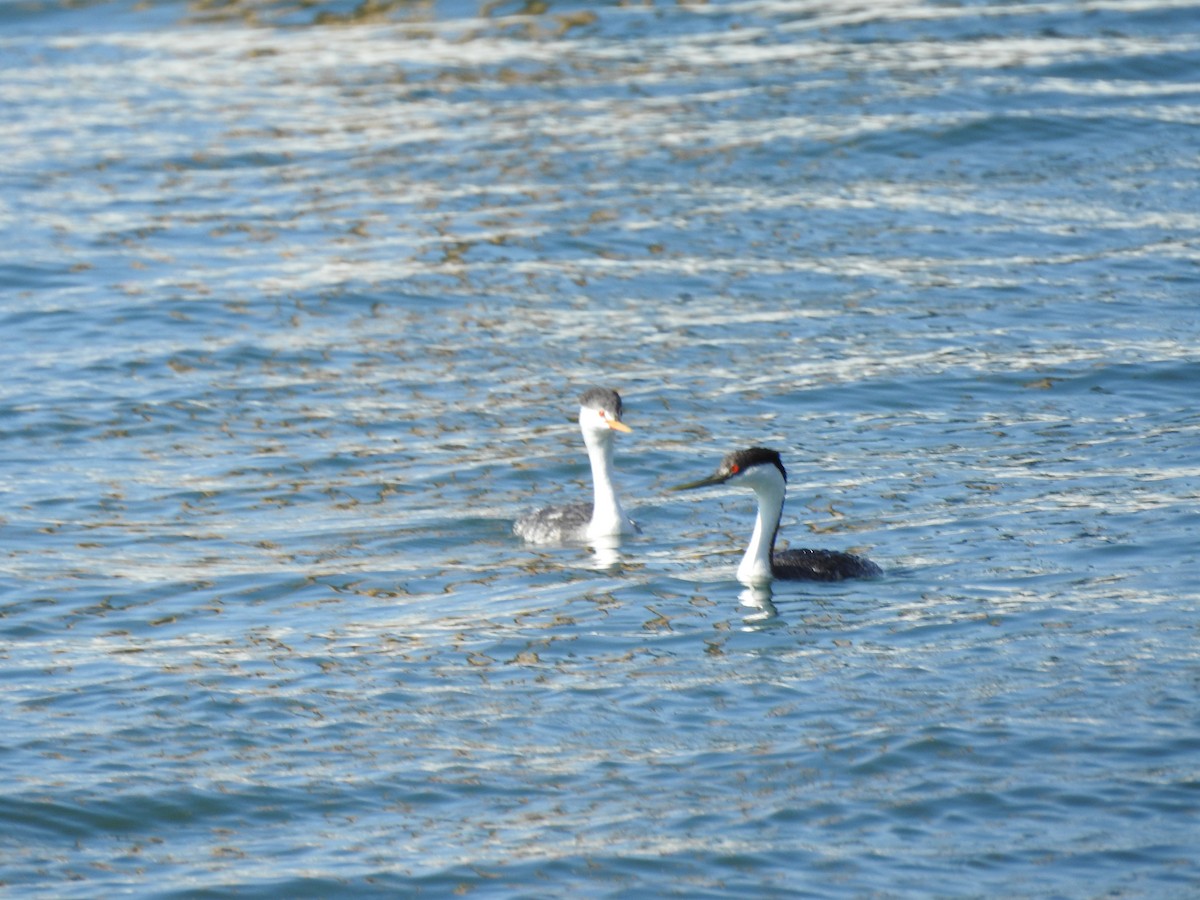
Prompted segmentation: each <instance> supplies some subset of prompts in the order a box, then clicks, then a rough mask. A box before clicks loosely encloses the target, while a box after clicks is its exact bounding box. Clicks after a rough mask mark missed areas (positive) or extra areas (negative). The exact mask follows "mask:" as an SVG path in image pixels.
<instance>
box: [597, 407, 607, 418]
mask: <svg viewBox="0 0 1200 900" xmlns="http://www.w3.org/2000/svg"><path fill="white" fill-rule="evenodd" d="M596 414H597V415H599V416H600V418H602V419H603V418H604V416H605V413H604V410H602V409H598V410H596Z"/></svg>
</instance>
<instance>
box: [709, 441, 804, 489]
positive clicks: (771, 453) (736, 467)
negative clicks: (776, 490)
mask: <svg viewBox="0 0 1200 900" xmlns="http://www.w3.org/2000/svg"><path fill="white" fill-rule="evenodd" d="M766 465H771V466H774V467H775V468H777V469H778V470H779V474H780V475H782V476H783V480H784V481H787V469H785V468H784V467H783V460H782V459H780V457H779V451H778V450H770V449H768V448H767V447H750V448H749V449H746V450H734V451H733V452H732V453H726V454H725V457H724V458H723V459H722V460H721V467H720V468H719V469H718V470H717V471H719V472H721V473H722V474H723V475H725V477H726V478H731V477H733V476H734V475H737V474H739V473H741V472H745V471H746V470H747V469H749V468H750V467H751V466H766Z"/></svg>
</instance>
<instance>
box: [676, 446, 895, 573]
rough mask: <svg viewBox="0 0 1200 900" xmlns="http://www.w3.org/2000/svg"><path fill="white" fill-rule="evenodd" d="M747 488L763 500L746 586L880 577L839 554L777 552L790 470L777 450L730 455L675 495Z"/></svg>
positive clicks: (744, 569)
mask: <svg viewBox="0 0 1200 900" xmlns="http://www.w3.org/2000/svg"><path fill="white" fill-rule="evenodd" d="M725 482H732V483H738V484H745V485H747V486H749V487H751V488H752V489H753V490H754V493H755V495H756V496H757V498H758V515H757V517H756V518H755V520H754V532H753V533H752V534H751V535H750V544H749V546H748V547H747V548H746V552H745V554H744V555H743V556H742V561H741V562H740V563H739V564H738V568H737V579H738V581H741V582H742V583H744V584H764V583H769V582H770V581H772V580H773V579H777V578H778V579H783V580H788V581H841V580H842V579H844V578H862V577H869V576H872V575H879V574H881V572H882V570H881V569H880V568H879V566H877V565H875V563H873V562H871V561H870V560H869V559H864V558H863V557H861V556H855V555H854V554H853V553H842V552H841V551H838V550H781V551H779V552H775V537H776V535H777V534H778V533H779V520H780V518H781V517H782V515H783V501H784V498H785V497H786V495H787V470H786V469H784V467H783V461H782V460H781V459H780V458H779V454H778V453H777V452H776V451H774V450H768V449H766V448H765V447H751V448H750V449H749V450H736V451H734V452H733V453H729V454H726V456H725V458H724V459H722V460H721V465H720V466H719V467H718V468H717V471H716V472H715V473H714V474H713V475H710V476H709V477H708V478H702V479H701V480H700V481H694V482H691V483H689V484H682V485H679V486H678V487H676V488H674V490H688V489H690V488H698V487H704V486H706V485H710V484H724V483H725Z"/></svg>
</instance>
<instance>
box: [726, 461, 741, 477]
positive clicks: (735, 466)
mask: <svg viewBox="0 0 1200 900" xmlns="http://www.w3.org/2000/svg"><path fill="white" fill-rule="evenodd" d="M740 471H742V467H741V466H739V465H738V464H737V463H734V464H733V465H732V466H730V467H729V474H730V475H736V474H737V473H738V472H740Z"/></svg>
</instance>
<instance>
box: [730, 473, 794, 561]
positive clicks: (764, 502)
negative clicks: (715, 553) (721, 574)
mask: <svg viewBox="0 0 1200 900" xmlns="http://www.w3.org/2000/svg"><path fill="white" fill-rule="evenodd" d="M739 480H740V481H742V482H744V483H745V484H748V485H749V486H750V487H752V488H754V495H755V496H756V497H757V498H758V517H757V518H756V519H755V520H754V533H753V534H752V535H750V546H748V547H747V548H746V553H745V555H744V556H743V557H742V561H741V563H739V564H738V568H737V580H738V581H740V582H742V584H765V583H769V582H770V581H771V580H772V579H773V578H774V573H773V572H772V569H771V554H772V552H773V551H774V549H775V533H776V531H778V530H779V519H780V517H781V516H782V515H783V500H784V497H785V496H786V494H787V482H786V481H784V478H783V475H782V473H781V472H780V471H779V469H777V468H776V467H775V466H755V467H754V468H752V469H748V470H747V471H746V472H745V474H744V475H742V476H741V478H740V479H739Z"/></svg>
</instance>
